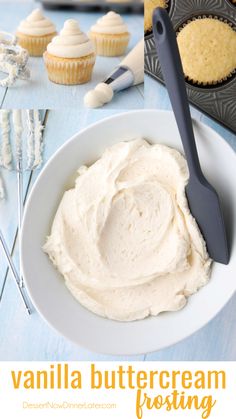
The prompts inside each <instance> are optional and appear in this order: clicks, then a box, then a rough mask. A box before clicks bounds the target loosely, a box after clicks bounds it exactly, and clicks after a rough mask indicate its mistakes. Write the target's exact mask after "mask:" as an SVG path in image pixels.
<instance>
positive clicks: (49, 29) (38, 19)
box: [17, 9, 56, 36]
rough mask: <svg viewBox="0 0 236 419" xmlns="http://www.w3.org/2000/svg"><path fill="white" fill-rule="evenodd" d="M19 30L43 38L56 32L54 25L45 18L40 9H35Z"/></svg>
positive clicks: (22, 22)
mask: <svg viewBox="0 0 236 419" xmlns="http://www.w3.org/2000/svg"><path fill="white" fill-rule="evenodd" d="M17 30H18V32H20V33H23V34H25V35H31V36H43V35H49V34H51V33H55V32H56V28H55V26H54V24H53V23H52V22H51V20H49V19H47V18H45V17H44V16H43V14H42V12H41V10H40V9H35V10H34V11H33V12H32V13H31V14H30V15H29V16H28V17H27V18H26V19H25V20H22V21H21V23H20V25H19V27H18V28H17Z"/></svg>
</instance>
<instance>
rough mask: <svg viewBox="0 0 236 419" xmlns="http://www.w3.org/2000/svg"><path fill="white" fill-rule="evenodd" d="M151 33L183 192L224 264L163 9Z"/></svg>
mask: <svg viewBox="0 0 236 419" xmlns="http://www.w3.org/2000/svg"><path fill="white" fill-rule="evenodd" d="M153 34H154V39H155V44H156V48H157V53H158V57H159V61H160V64H161V70H162V74H163V77H164V80H165V84H166V87H167V90H168V93H169V97H170V101H171V104H172V108H173V111H174V114H175V119H176V122H177V125H178V129H179V133H180V137H181V140H182V144H183V147H184V152H185V156H186V159H187V162H188V168H189V182H188V185H187V187H186V194H187V198H188V202H189V207H190V210H191V213H192V214H193V216H194V217H195V219H196V221H197V223H198V225H199V227H200V230H201V232H202V234H203V237H204V238H205V240H206V244H207V249H208V252H209V254H210V256H211V258H212V259H213V260H215V261H217V262H220V263H224V264H227V263H228V262H229V251H228V245H227V238H226V232H225V225H224V219H223V215H222V211H221V208H220V201H219V198H218V195H217V193H216V191H215V190H214V188H213V187H212V186H211V185H210V184H209V182H208V181H207V180H206V179H205V177H204V175H203V173H202V170H201V167H200V163H199V158H198V153H197V147H196V143H195V138H194V133H193V126H192V120H191V115H190V109H189V104H188V98H187V92H186V87H185V80H184V74H183V69H182V64H181V60H180V55H179V50H178V45H177V41H176V34H175V31H174V29H173V27H172V23H171V20H170V18H169V15H168V13H167V12H166V10H164V9H161V8H157V9H155V10H154V13H153ZM216 170H217V167H216Z"/></svg>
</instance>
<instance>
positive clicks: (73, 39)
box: [47, 19, 94, 58]
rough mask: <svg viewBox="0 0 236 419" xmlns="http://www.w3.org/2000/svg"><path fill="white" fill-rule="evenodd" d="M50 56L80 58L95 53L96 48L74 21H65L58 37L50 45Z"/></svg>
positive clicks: (48, 47) (48, 49)
mask: <svg viewBox="0 0 236 419" xmlns="http://www.w3.org/2000/svg"><path fill="white" fill-rule="evenodd" d="M47 51H48V52H49V54H52V55H55V56H56V57H61V58H80V57H85V56H87V55H90V54H92V53H94V47H93V44H92V42H91V41H90V39H89V38H88V37H87V35H86V34H85V33H84V32H82V31H81V30H80V27H79V24H78V22H77V21H76V20H74V19H68V20H66V21H65V23H64V26H63V29H62V30H61V32H60V34H59V35H58V36H55V38H53V40H52V42H50V44H48V46H47Z"/></svg>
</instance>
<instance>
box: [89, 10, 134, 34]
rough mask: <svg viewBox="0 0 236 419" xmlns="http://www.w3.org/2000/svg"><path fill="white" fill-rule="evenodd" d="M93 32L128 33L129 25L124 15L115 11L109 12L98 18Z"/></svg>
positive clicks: (92, 29) (92, 28)
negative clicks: (123, 17)
mask: <svg viewBox="0 0 236 419" xmlns="http://www.w3.org/2000/svg"><path fill="white" fill-rule="evenodd" d="M90 30H91V32H97V33H105V34H119V33H128V32H129V31H128V27H127V25H126V24H125V22H124V20H123V19H122V17H121V16H120V15H119V14H118V13H115V12H108V13H107V14H106V15H104V16H103V17H101V18H100V19H98V21H97V23H96V24H95V25H93V26H92V27H91V29H90Z"/></svg>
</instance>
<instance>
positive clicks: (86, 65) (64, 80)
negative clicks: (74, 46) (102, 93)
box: [43, 51, 95, 85]
mask: <svg viewBox="0 0 236 419" xmlns="http://www.w3.org/2000/svg"><path fill="white" fill-rule="evenodd" d="M43 58H44V62H45V65H46V68H47V72H48V78H49V80H51V81H52V82H54V83H57V84H66V85H73V84H83V83H87V82H88V81H89V80H91V76H92V71H93V66H94V64H95V54H90V55H88V56H86V57H80V58H60V57H55V56H53V55H51V54H49V53H48V52H47V51H46V52H45V53H44V54H43Z"/></svg>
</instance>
